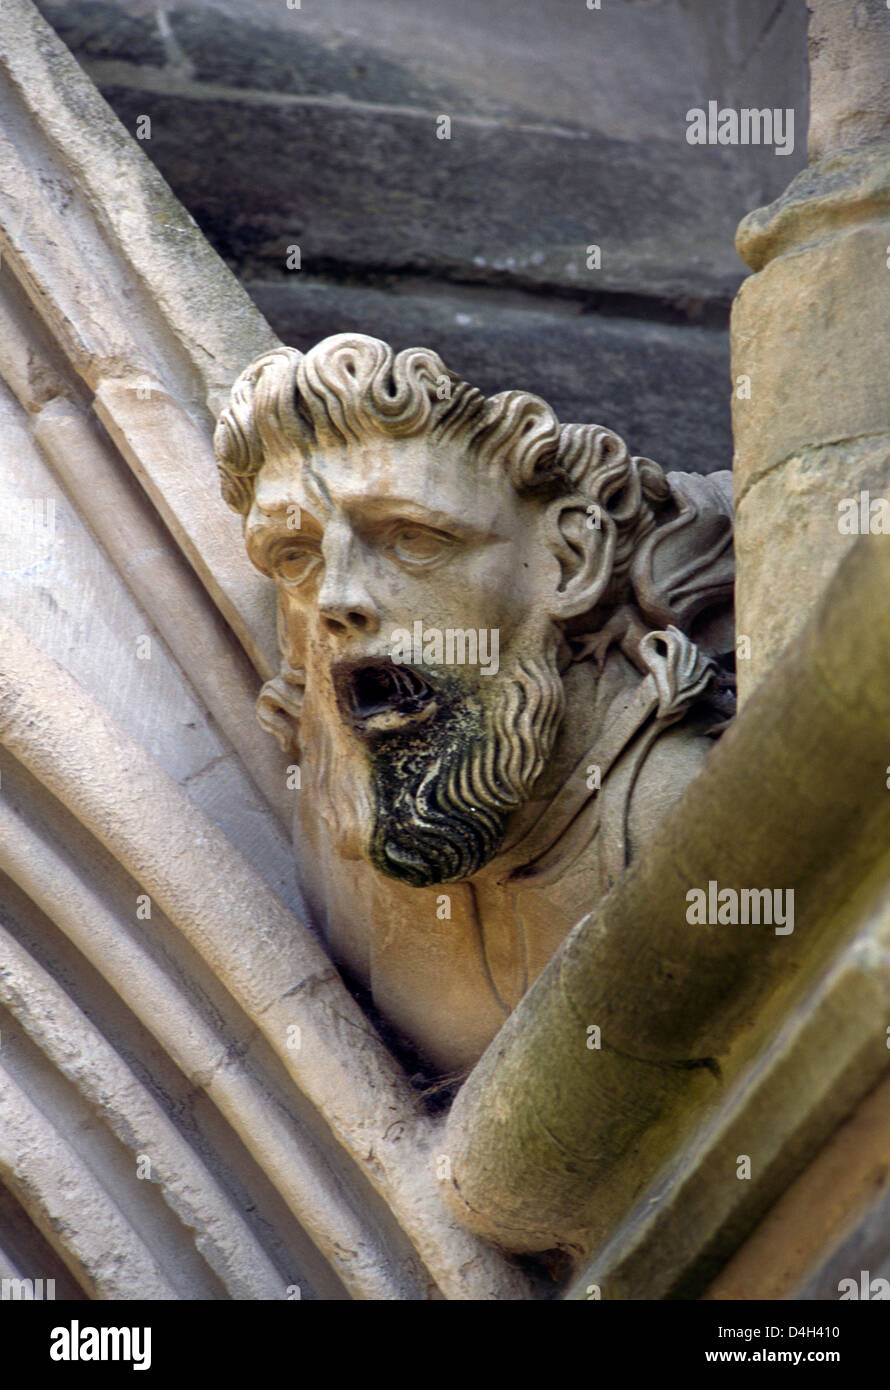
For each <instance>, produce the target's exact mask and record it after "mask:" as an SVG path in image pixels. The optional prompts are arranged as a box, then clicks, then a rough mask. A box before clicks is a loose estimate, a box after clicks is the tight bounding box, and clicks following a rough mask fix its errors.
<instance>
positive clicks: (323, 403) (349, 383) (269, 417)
mask: <svg viewBox="0 0 890 1390" xmlns="http://www.w3.org/2000/svg"><path fill="white" fill-rule="evenodd" d="M420 434H427V435H428V436H429V437H430V438H432V439H436V440H437V441H443V442H444V441H448V440H453V441H455V442H456V443H458V444H459V445H460V446H461V447H462V448H463V449H464V450H465V451H466V453H467V455H468V456H470V457H472V458H474V459H475V460H476V462H477V463H478V464H479V465H481V466H489V465H497V464H500V465H501V466H503V468H504V469H505V471H506V472H507V473H508V475H509V477H510V479H511V481H512V483H513V486H514V487H515V488H516V489H517V490H518V491H519V492H521V493H526V494H527V493H540V494H542V495H543V496H552V497H557V496H576V497H577V498H578V499H579V502H580V503H582V504H583V505H584V506H585V508H586V510H587V511H588V512H591V511H592V510H593V509H595V515H596V526H597V529H598V530H603V531H606V532H613V533H614V540H615V559H614V565H613V571H612V581H611V583H610V586H609V591H608V594H607V596H606V597H607V598H608V599H609V600H611V601H616V600H617V599H618V598H620V597H621V595H622V592H623V591H624V589H625V588H626V587H627V581H628V576H629V573H630V567H631V564H632V561H633V557H634V554H635V552H636V550H637V548H638V546H639V545H640V544H641V542H642V541H643V540H644V539H645V537H646V536H648V535H649V534H650V532H652V531H653V530H654V529H655V527H656V524H657V521H656V514H657V513H658V512H660V511H661V510H663V509H664V508H665V507H669V506H670V500H671V491H670V487H669V485H668V482H667V479H666V478H665V475H664V473H663V471H662V470H661V468H660V467H659V466H658V464H656V463H653V462H652V461H651V460H650V459H645V458H633V457H631V455H630V453H629V451H628V449H627V446H626V444H625V443H624V441H623V440H622V439H620V438H619V436H618V435H617V434H615V433H613V431H612V430H608V429H604V428H603V427H602V426H600V425H560V423H559V421H558V420H557V418H556V416H555V414H554V413H553V411H552V410H551V408H550V406H549V405H547V403H546V402H545V401H543V400H541V399H540V397H538V396H533V395H531V394H529V393H528V392H525V391H505V392H502V393H501V394H499V395H497V396H491V397H486V396H484V395H483V394H482V392H481V391H479V390H477V389H476V387H475V386H470V385H469V383H468V382H466V381H463V380H462V379H461V378H460V377H459V376H457V375H456V374H455V373H454V372H452V371H449V369H448V368H447V367H446V366H445V364H444V363H443V361H442V359H441V358H440V357H439V356H438V354H437V353H435V352H430V351H428V350H427V349H425V348H406V349H405V350H404V351H403V352H399V353H394V352H393V350H392V348H391V347H390V346H389V345H388V344H387V343H384V342H381V341H380V340H379V339H377V338H369V337H366V336H365V335H364V334H360V333H341V334H337V335H336V336H334V337H331V338H325V339H324V340H323V342H320V343H318V344H317V345H316V346H315V347H313V348H312V349H311V350H310V351H309V352H307V353H305V354H303V353H300V352H297V351H296V349H295V348H288V347H280V348H275V349H274V350H273V351H272V352H267V353H264V354H263V356H262V357H258V358H257V359H256V361H254V362H252V363H251V364H250V366H249V367H248V368H247V369H246V370H245V371H244V372H242V373H241V375H240V376H239V377H238V380H237V381H236V382H235V385H234V386H233V388H232V393H231V397H230V399H229V403H228V405H227V407H226V409H225V410H224V411H223V413H222V415H221V416H220V418H219V422H218V424H217V427H216V434H215V438H214V444H215V448H216V457H217V462H218V465H219V470H220V475H221V479H222V492H223V496H224V498H225V500H226V502H227V503H228V505H229V506H230V507H232V508H233V509H234V510H235V511H237V512H241V513H242V514H243V515H246V514H247V512H248V511H249V510H250V506H251V503H252V501H253V493H254V485H255V479H256V475H257V473H258V472H259V470H260V469H261V468H262V466H263V464H264V463H266V462H267V461H268V460H269V459H271V458H276V457H277V458H282V457H283V458H287V457H291V458H293V456H294V454H296V455H297V456H298V458H300V459H301V460H308V459H310V458H311V456H312V455H313V453H315V452H316V451H317V450H319V449H324V448H344V447H348V446H349V445H350V444H364V443H367V441H368V440H369V439H374V438H375V437H390V438H396V439H399V438H406V437H409V436H416V435H420Z"/></svg>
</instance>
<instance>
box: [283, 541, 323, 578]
mask: <svg viewBox="0 0 890 1390" xmlns="http://www.w3.org/2000/svg"><path fill="white" fill-rule="evenodd" d="M320 564H321V554H320V552H319V551H318V550H317V549H315V548H314V547H313V546H309V545H289V546H287V547H286V549H284V550H281V551H279V552H278V554H277V555H276V557H275V573H276V574H277V576H278V578H279V579H281V580H283V581H284V583H285V584H302V583H304V581H305V580H307V579H308V578H309V576H310V575H311V574H312V573H313V571H314V570H315V569H316V568H317V567H318V566H319V565H320Z"/></svg>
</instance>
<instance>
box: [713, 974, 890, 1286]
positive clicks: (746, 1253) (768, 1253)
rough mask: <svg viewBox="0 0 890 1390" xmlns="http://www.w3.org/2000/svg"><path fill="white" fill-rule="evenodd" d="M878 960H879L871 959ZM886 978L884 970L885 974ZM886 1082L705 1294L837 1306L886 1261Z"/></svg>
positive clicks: (889, 1250) (889, 1244) (889, 1104)
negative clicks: (844, 1283)
mask: <svg viewBox="0 0 890 1390" xmlns="http://www.w3.org/2000/svg"><path fill="white" fill-rule="evenodd" d="M876 954H877V953H876ZM884 972H885V973H886V965H885V966H884ZM888 1115H890V1080H887V1079H884V1080H883V1081H881V1083H880V1084H879V1085H877V1086H876V1087H875V1089H874V1090H873V1091H872V1092H870V1093H869V1095H867V1096H866V1097H865V1099H864V1100H863V1101H862V1102H861V1104H860V1105H859V1106H858V1107H857V1108H856V1109H855V1110H854V1112H853V1114H852V1115H851V1116H850V1118H849V1119H848V1120H847V1122H846V1123H845V1124H843V1125H841V1126H840V1128H839V1129H838V1130H837V1131H836V1133H835V1134H833V1135H832V1137H831V1139H830V1140H829V1141H828V1142H827V1143H826V1144H825V1146H824V1147H823V1148H822V1149H821V1150H820V1151H819V1152H818V1153H817V1154H816V1155H815V1156H814V1157H813V1160H812V1162H811V1163H810V1165H809V1166H808V1168H807V1169H806V1170H805V1172H803V1173H802V1174H801V1175H800V1177H799V1178H798V1179H797V1181H796V1182H794V1183H792V1184H791V1185H790V1187H789V1188H788V1189H787V1191H786V1192H784V1193H783V1194H782V1196H781V1197H780V1199H779V1201H778V1202H776V1204H775V1206H774V1207H773V1209H772V1210H771V1211H770V1212H769V1213H768V1214H767V1216H766V1217H765V1218H764V1220H763V1221H762V1222H761V1223H760V1225H759V1226H758V1228H757V1230H756V1231H754V1232H753V1234H752V1235H751V1236H750V1238H749V1239H748V1240H747V1241H746V1242H745V1244H744V1245H743V1246H742V1247H741V1248H740V1249H739V1251H738V1252H737V1253H736V1255H735V1256H734V1258H733V1259H732V1260H730V1261H729V1264H728V1265H727V1266H726V1268H725V1269H724V1270H723V1271H722V1273H721V1274H720V1275H719V1276H718V1277H717V1279H715V1281H714V1283H713V1284H712V1285H711V1287H710V1289H709V1290H708V1293H707V1297H708V1298H717V1299H765V1298H768V1299H775V1298H795V1299H835V1300H836V1299H837V1298H838V1297H839V1292H840V1290H839V1288H838V1283H839V1281H840V1279H842V1278H849V1277H852V1278H854V1279H855V1282H856V1284H857V1285H858V1284H859V1283H860V1271H862V1270H863V1269H866V1270H868V1271H869V1272H870V1273H871V1274H872V1275H879V1276H880V1275H881V1274H884V1275H885V1276H886V1274H887V1270H886V1269H882V1268H881V1266H882V1265H883V1264H885V1263H886V1262H887V1261H888V1257H890V1227H888V1216H890V1199H888V1196H887V1184H888V1180H890V1121H888Z"/></svg>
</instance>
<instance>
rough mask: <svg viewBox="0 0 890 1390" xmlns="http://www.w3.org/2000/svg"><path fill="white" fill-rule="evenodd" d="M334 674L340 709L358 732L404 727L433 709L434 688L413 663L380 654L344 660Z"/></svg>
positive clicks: (433, 710) (418, 721)
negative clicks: (370, 657)
mask: <svg viewBox="0 0 890 1390" xmlns="http://www.w3.org/2000/svg"><path fill="white" fill-rule="evenodd" d="M333 674H334V688H335V690H336V692H337V701H338V704H339V706H340V710H341V713H342V714H343V716H344V718H345V719H346V720H348V722H349V723H350V724H351V725H352V726H353V728H355V729H358V730H359V731H360V732H361V733H369V734H370V733H383V732H385V731H386V730H389V729H403V728H406V727H407V726H408V725H409V724H419V723H422V722H423V721H424V720H427V719H430V718H432V716H433V715H434V714H435V712H436V692H435V691H434V689H433V687H432V686H431V685H430V683H429V681H428V680H427V679H426V678H425V677H424V676H422V675H421V674H420V672H419V671H417V670H416V669H415V668H414V667H413V666H403V665H401V664H397V663H396V662H394V661H391V660H389V658H388V657H383V658H378V659H377V660H369V661H361V662H350V663H349V664H346V663H344V664H343V665H341V666H340V667H338V668H337V669H336V670H335V671H334V673H333Z"/></svg>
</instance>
